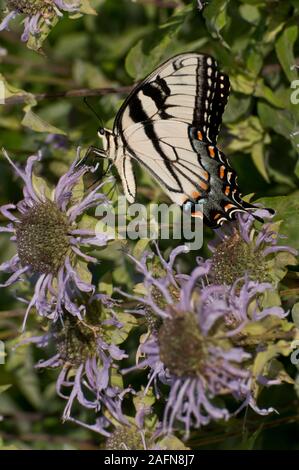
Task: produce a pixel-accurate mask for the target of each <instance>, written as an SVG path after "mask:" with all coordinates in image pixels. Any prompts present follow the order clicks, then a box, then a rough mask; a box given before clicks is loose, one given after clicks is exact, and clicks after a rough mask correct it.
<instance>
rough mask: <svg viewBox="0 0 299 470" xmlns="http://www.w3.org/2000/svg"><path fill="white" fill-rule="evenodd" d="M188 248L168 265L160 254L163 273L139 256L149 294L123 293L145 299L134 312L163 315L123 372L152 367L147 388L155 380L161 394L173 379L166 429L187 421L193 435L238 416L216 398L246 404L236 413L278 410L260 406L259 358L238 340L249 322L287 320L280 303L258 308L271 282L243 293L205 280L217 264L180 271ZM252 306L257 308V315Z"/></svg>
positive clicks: (254, 285)
mask: <svg viewBox="0 0 299 470" xmlns="http://www.w3.org/2000/svg"><path fill="white" fill-rule="evenodd" d="M183 250H184V247H179V248H177V249H176V250H174V251H173V252H172V253H171V255H170V260H169V262H168V263H167V262H166V261H165V260H164V259H163V258H162V256H161V254H160V253H159V252H158V254H159V257H160V260H161V264H162V270H161V268H160V270H157V268H154V269H156V272H155V271H154V270H149V269H148V267H147V261H148V256H147V255H144V257H143V258H142V259H141V261H138V260H134V261H135V264H136V266H137V269H138V271H139V272H141V273H142V274H143V275H144V287H145V290H146V294H144V295H142V296H136V295H132V296H131V295H128V294H126V293H124V292H121V293H122V294H123V295H124V296H126V297H129V298H132V299H135V300H136V301H137V302H138V303H139V305H140V308H139V309H137V310H135V313H139V314H141V315H144V316H145V317H147V316H148V315H149V312H151V315H152V318H155V319H156V323H155V324H154V327H153V321H151V322H150V323H149V325H150V329H149V333H148V335H147V338H146V340H144V341H143V342H142V343H141V345H140V347H139V354H138V356H139V357H142V358H143V359H141V361H140V362H139V363H138V364H137V366H135V367H133V368H131V369H127V370H126V371H124V372H129V371H130V370H132V369H136V368H137V369H143V368H144V367H148V368H149V369H150V372H149V381H148V385H147V388H146V390H145V393H146V392H147V390H148V389H149V387H150V386H151V385H152V384H153V385H154V386H155V390H156V395H157V397H158V398H159V382H162V383H164V384H167V385H168V386H169V395H168V398H167V400H166V405H165V410H164V417H163V432H164V433H171V432H172V431H173V430H174V429H175V425H176V424H177V423H178V422H180V423H182V424H183V425H184V427H185V431H186V434H187V435H188V434H189V431H190V429H191V428H198V427H200V426H202V425H205V424H208V423H209V422H210V421H211V420H219V419H224V420H227V419H229V418H230V417H231V415H232V413H231V411H229V410H228V409H227V408H226V406H225V404H224V402H223V403H222V404H219V402H216V400H215V398H216V397H224V396H225V395H228V394H230V395H232V396H233V397H234V398H235V399H236V400H238V401H242V405H241V406H240V407H239V409H238V410H237V412H238V411H239V410H240V409H242V408H243V407H244V406H247V405H249V406H251V407H252V408H253V409H254V410H255V411H257V412H258V413H260V414H266V413H269V412H271V411H273V409H272V408H269V409H267V410H264V409H262V410H261V409H259V408H258V407H257V405H256V403H255V400H254V398H253V394H252V380H253V379H252V375H251V371H250V364H251V362H250V361H251V358H252V355H251V354H249V353H248V352H247V351H246V350H245V349H244V348H243V347H238V341H237V340H238V335H239V334H240V331H242V329H243V328H244V326H246V325H247V324H248V323H251V322H255V321H258V320H259V319H261V318H263V317H264V316H266V315H276V316H278V317H279V318H283V317H284V316H285V313H284V311H283V310H282V309H281V308H275V307H274V308H271V309H270V308H269V309H265V310H261V309H260V308H259V306H258V296H259V294H260V293H263V292H264V291H265V290H266V289H268V288H271V284H269V283H263V284H259V283H256V282H253V281H251V280H249V279H248V278H246V279H245V281H244V284H243V286H242V288H241V290H240V289H239V288H237V285H234V286H233V287H231V288H229V287H228V286H224V285H222V286H217V285H206V281H205V280H206V276H207V275H208V274H209V270H210V261H207V262H206V263H204V264H202V265H201V266H199V267H197V268H195V269H194V271H193V272H192V273H191V275H189V276H187V275H178V274H176V273H175V271H174V269H173V263H174V259H175V257H176V256H177V255H178V254H179V253H181V252H182V251H183ZM153 266H155V265H154V264H153ZM158 272H159V274H158V275H157V273H158ZM249 305H250V306H252V305H255V308H251V309H250V312H249ZM251 310H252V311H251Z"/></svg>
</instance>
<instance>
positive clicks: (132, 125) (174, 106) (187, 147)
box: [82, 53, 256, 228]
mask: <svg viewBox="0 0 299 470" xmlns="http://www.w3.org/2000/svg"><path fill="white" fill-rule="evenodd" d="M229 92H230V82H229V78H228V76H227V75H225V74H224V73H222V72H220V71H219V69H218V66H217V62H216V61H215V60H214V59H213V58H212V57H210V56H207V55H203V54H197V53H184V54H180V55H177V56H175V57H173V58H172V59H169V60H167V61H166V62H165V63H163V64H162V65H160V66H159V67H158V68H157V69H156V70H154V71H153V72H152V73H151V74H150V75H149V76H148V77H146V78H145V79H144V80H143V81H142V82H141V83H140V84H138V85H137V86H136V87H135V88H134V89H133V91H132V92H131V93H130V95H129V96H128V97H127V99H126V100H125V101H124V103H123V105H122V106H121V108H120V110H119V111H118V113H117V115H116V118H115V121H114V125H113V130H112V131H111V130H108V129H105V128H102V127H101V128H100V129H99V130H98V135H99V137H100V138H101V139H102V141H103V149H99V148H97V147H90V149H89V150H88V152H87V154H86V156H85V158H83V160H82V161H83V162H84V161H86V159H87V157H88V155H89V154H90V153H93V154H95V155H96V156H98V157H107V158H108V159H110V160H111V161H112V162H113V164H114V165H115V167H116V169H117V171H118V173H119V176H120V178H121V181H122V185H123V188H124V192H125V195H126V198H127V200H128V201H129V202H130V203H133V202H134V200H135V196H136V180H135V176H134V169H133V162H138V163H139V164H140V165H141V166H142V167H143V168H145V169H146V170H147V171H148V172H149V173H150V174H151V175H152V176H153V177H154V179H155V180H156V181H157V182H158V183H159V184H160V185H161V187H162V189H163V190H164V192H165V193H167V194H168V196H169V197H170V199H171V200H172V201H173V202H174V203H176V204H178V205H179V206H182V207H183V208H185V209H188V210H191V214H192V215H193V216H200V217H202V216H203V218H204V222H205V223H206V224H207V225H208V226H210V227H212V228H217V227H219V226H220V225H222V224H223V223H224V222H225V221H227V220H232V219H233V218H235V214H236V213H238V212H247V211H251V210H254V209H256V207H255V206H254V205H252V204H249V203H247V202H245V201H243V200H242V199H241V193H240V191H239V189H238V185H237V175H236V173H235V171H234V170H233V169H232V168H231V166H230V164H229V162H228V160H227V158H226V157H225V155H224V153H223V152H222V151H221V150H220V149H219V148H218V147H217V137H218V133H219V129H220V125H221V122H222V116H223V112H224V109H225V106H226V104H227V101H228V97H229ZM197 203H202V207H203V214H202V213H201V212H200V213H198V211H196V208H197V207H198V205H197Z"/></svg>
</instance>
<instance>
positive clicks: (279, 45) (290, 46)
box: [275, 25, 298, 82]
mask: <svg viewBox="0 0 299 470" xmlns="http://www.w3.org/2000/svg"><path fill="white" fill-rule="evenodd" d="M297 37H298V26H297V25H291V26H288V27H287V28H285V29H284V31H283V32H282V33H281V34H280V36H279V38H278V39H277V41H276V43H275V50H276V54H277V57H278V60H279V62H280V64H281V66H282V68H283V70H284V73H285V74H286V76H287V77H288V79H289V80H290V82H291V81H292V80H295V79H296V78H297V72H296V70H294V69H293V68H292V66H294V65H295V63H296V59H295V56H294V45H295V42H296V40H297Z"/></svg>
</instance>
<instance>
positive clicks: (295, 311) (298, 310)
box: [292, 302, 299, 328]
mask: <svg viewBox="0 0 299 470" xmlns="http://www.w3.org/2000/svg"><path fill="white" fill-rule="evenodd" d="M292 318H293V322H294V323H295V325H296V326H297V328H299V302H297V303H296V304H295V305H294V306H293V308H292Z"/></svg>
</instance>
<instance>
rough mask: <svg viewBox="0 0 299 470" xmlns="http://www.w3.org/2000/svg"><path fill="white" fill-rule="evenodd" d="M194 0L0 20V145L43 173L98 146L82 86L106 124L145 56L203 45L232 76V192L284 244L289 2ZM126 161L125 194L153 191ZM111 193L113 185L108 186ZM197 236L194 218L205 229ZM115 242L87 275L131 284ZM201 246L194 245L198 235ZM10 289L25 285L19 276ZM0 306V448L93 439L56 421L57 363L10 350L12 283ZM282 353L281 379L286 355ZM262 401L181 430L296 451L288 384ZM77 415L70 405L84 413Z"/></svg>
mask: <svg viewBox="0 0 299 470" xmlns="http://www.w3.org/2000/svg"><path fill="white" fill-rule="evenodd" d="M202 3H204V8H203V9H202V10H201V11H200V9H199V8H198V2H196V1H194V2H189V1H183V0H136V1H131V0H90V1H84V2H83V4H84V5H83V6H84V8H83V9H82V10H81V14H76V15H73V16H68V15H67V14H65V15H64V16H63V18H61V19H59V21H58V22H57V24H55V25H53V26H54V27H53V29H52V30H51V31H47V32H46V34H44V35H43V37H42V39H43V42H42V41H39V42H38V43H37V42H36V41H34V40H30V41H29V43H28V44H27V45H26V43H22V42H21V41H20V35H21V31H22V25H21V24H20V18H17V19H16V20H14V21H13V22H12V23H11V30H10V31H3V32H1V33H0V74H1V75H0V78H1V80H2V81H3V82H4V84H5V93H6V104H5V105H0V147H5V148H6V149H7V150H8V152H9V153H10V154H11V155H12V156H13V157H14V160H15V161H18V162H19V163H21V164H22V163H24V162H25V161H26V158H27V157H28V156H29V155H30V154H34V153H35V152H37V150H39V149H42V150H43V152H44V163H43V168H42V170H41V171H42V172H43V174H44V175H45V176H46V177H47V178H48V180H49V181H50V182H55V181H56V180H57V178H58V176H60V175H61V174H62V172H63V171H65V170H66V169H67V167H68V166H69V164H70V162H71V161H73V159H74V158H75V155H76V148H77V146H78V145H80V146H81V147H82V152H84V149H86V148H87V147H88V146H89V145H97V144H98V142H97V137H96V131H97V128H98V127H99V122H98V121H97V119H96V117H95V116H94V115H93V114H92V113H91V112H90V110H89V109H88V108H87V107H86V106H85V104H84V102H83V96H85V95H89V96H90V98H89V102H90V103H91V104H92V106H93V107H94V108H95V109H96V110H97V112H98V114H99V115H100V116H101V117H102V119H103V121H104V122H105V125H106V127H111V126H112V124H113V120H114V117H115V114H116V113H117V110H118V109H119V106H120V104H121V102H122V100H123V99H124V97H125V96H126V92H128V91H129V90H130V89H131V87H132V86H133V85H134V83H136V82H138V80H140V79H141V78H143V77H144V76H145V75H146V74H147V73H149V72H151V71H152V70H153V68H154V67H156V66H157V65H159V63H161V62H163V61H164V60H166V59H168V58H170V57H171V56H173V55H175V54H178V53H180V52H187V51H197V52H202V53H207V54H211V55H212V56H214V57H215V58H216V59H217V61H218V62H219V65H220V68H221V69H222V70H223V71H224V72H226V73H227V74H228V75H229V77H230V80H231V85H232V91H231V97H230V100H229V104H228V106H227V109H226V111H225V116H224V125H223V129H222V132H221V136H220V146H221V147H222V149H223V150H224V152H225V153H226V154H227V156H228V158H229V160H230V162H231V164H232V166H233V167H234V168H235V169H236V170H237V173H238V175H239V184H240V187H241V188H242V192H243V194H244V195H251V196H253V199H254V200H261V201H262V202H263V203H264V204H265V205H266V206H268V207H273V208H274V209H276V210H277V216H276V220H281V221H282V225H281V228H282V233H283V234H284V235H286V236H288V244H290V245H291V246H293V247H295V248H299V244H298V238H299V237H298V233H299V222H298V211H299V189H298V179H299V163H298V146H299V104H292V101H291V96H292V93H293V97H294V96H295V92H296V82H294V81H295V80H297V79H298V74H297V69H296V64H297V65H298V66H299V40H298V20H299V0H283V1H281V0H210V1H206V2H202ZM0 7H1V8H4V7H5V2H4V1H0ZM48 33H50V34H49V35H48ZM27 46H29V47H27ZM298 83H299V82H298ZM292 84H293V85H292ZM292 86H293V88H292ZM297 88H298V87H297ZM87 90H88V91H87ZM295 98H296V96H295ZM293 101H294V100H293ZM295 101H296V100H295ZM48 134H60V135H61V136H64V137H62V139H63V147H61V146H58V145H56V144H55V142H57V139H56V140H54V141H53V140H52V141H51V142H49V139H47V137H48ZM136 170H137V171H138V182H139V188H138V200H139V201H143V202H145V203H148V202H150V201H161V200H165V201H167V198H166V196H165V195H163V194H162V192H161V190H160V189H159V188H158V187H157V185H156V184H155V182H154V181H153V180H151V178H150V177H149V176H148V175H147V174H145V173H144V172H143V171H141V169H140V168H138V169H136ZM120 192H121V188H120V186H119V188H117V191H116V193H117V194H118V193H120ZM20 195H21V182H20V181H19V180H17V179H16V178H15V177H14V175H13V174H12V171H11V168H10V167H9V165H8V164H7V162H6V161H4V158H1V159H0V203H1V204H4V203H7V202H10V201H11V202H16V201H18V199H19V198H20ZM0 222H3V220H0ZM211 236H212V233H211V231H210V230H208V229H207V230H206V233H205V241H208V240H209V239H210V238H211ZM118 249H119V247H118V246H116V247H115V249H108V250H106V251H104V252H103V254H101V264H100V267H99V268H97V269H96V270H95V272H94V275H95V276H97V279H98V280H99V283H100V287H101V286H102V287H103V286H105V285H106V286H107V285H111V283H113V284H115V285H116V284H122V285H123V286H125V288H126V289H128V290H130V289H131V288H132V286H133V285H134V284H135V283H136V282H137V281H136V279H135V278H134V270H133V267H132V266H131V265H130V263H129V262H128V261H127V260H126V259H125V258H124V257H121V256H117V253H118V251H117V250H118ZM135 250H136V247H135ZM137 250H138V248H137ZM11 251H12V247H11V245H10V244H9V243H8V241H7V239H6V237H5V236H1V239H0V256H1V262H2V261H4V260H6V259H7V258H8V255H9V254H10V253H11ZM202 253H203V254H207V248H206V243H205V245H204V247H203V249H202ZM202 253H201V254H202ZM196 254H198V253H196ZM186 259H188V261H189V265H188V264H187V263H186V262H185V265H184V266H183V269H185V270H190V267H191V266H192V265H193V264H194V262H195V254H194V253H193V254H191V255H190V256H189V258H188V257H187V258H186ZM284 282H285V283H286V288H287V287H288V286H290V285H291V286H293V287H294V286H295V285H297V286H298V272H296V268H294V269H293V272H291V273H290V274H289V275H288V276H287V278H286V280H285V281H284ZM22 289H24V291H25V294H26V289H28V286H24V287H22ZM17 294H18V295H20V292H17ZM21 294H24V292H21ZM25 294H24V295H25ZM291 300H296V299H291ZM288 302H290V300H289V301H288ZM286 304H288V303H287V302H286ZM286 306H288V305H286ZM0 309H1V315H0V339H1V340H3V341H5V344H6V346H7V350H8V351H9V354H8V357H7V358H6V364H5V365H0V415H2V416H3V420H2V422H1V423H0V438H2V440H3V448H18V449H28V448H32V449H97V448H99V446H100V445H101V442H103V439H102V438H101V437H100V436H97V435H94V434H92V433H91V432H88V431H86V430H84V429H80V428H78V427H75V426H74V425H73V424H71V423H67V424H62V423H61V421H60V416H61V413H62V410H63V405H64V403H62V402H61V400H60V399H58V398H57V396H56V393H55V378H56V377H57V373H56V372H55V371H47V372H43V373H40V372H37V371H35V370H34V367H33V365H34V363H35V362H36V361H37V360H38V359H39V352H38V351H35V350H33V349H32V348H31V347H28V346H24V347H21V348H19V349H17V350H15V351H14V352H13V353H12V352H11V348H13V346H14V345H15V343H16V341H17V338H18V335H19V328H20V325H21V322H22V318H23V314H24V308H23V305H22V304H21V303H20V302H18V301H17V300H16V299H15V293H14V292H12V291H10V292H8V291H7V290H1V293H0ZM36 328H42V325H37V320H36V319H34V318H31V319H30V321H29V323H28V331H31V332H34V331H36ZM129 342H130V341H128V343H129ZM286 361H287V362H288V363H287V364H286V365H287V368H288V369H290V370H289V373H290V374H291V375H292V376H293V377H294V376H295V375H296V370H295V367H294V366H292V365H291V363H290V362H289V359H286ZM267 394H268V398H267ZM263 400H264V401H265V402H267V400H268V403H269V400H270V403H271V405H272V406H275V407H276V408H277V409H278V410H279V413H280V414H279V415H271V416H268V417H261V416H258V415H253V414H250V413H249V414H248V416H247V417H246V416H245V417H244V416H243V417H240V418H238V419H233V420H231V421H230V422H229V423H226V424H221V423H220V424H217V425H215V424H214V425H210V426H208V427H207V428H204V429H203V430H201V431H200V432H197V433H195V434H194V435H192V436H191V439H190V442H189V445H190V446H191V447H192V448H198V449H203V448H209V449H211V448H223V449H242V448H245V449H252V448H257V449H278V448H279V449H299V424H298V423H299V406H298V405H299V402H298V396H297V395H296V390H294V388H293V386H292V385H284V386H282V387H278V388H277V389H275V388H274V387H273V388H271V389H270V390H269V391H268V392H267V393H265V394H264V398H263ZM79 413H81V414H82V416H84V415H85V413H86V412H85V411H82V410H81V411H79Z"/></svg>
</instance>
